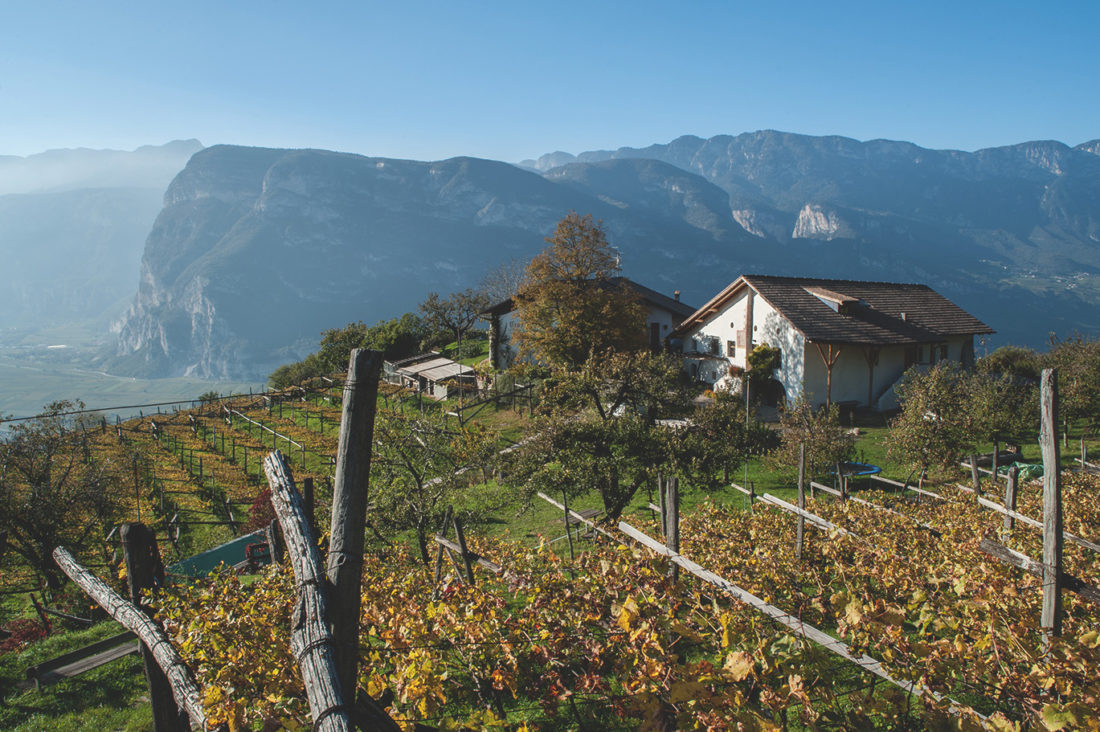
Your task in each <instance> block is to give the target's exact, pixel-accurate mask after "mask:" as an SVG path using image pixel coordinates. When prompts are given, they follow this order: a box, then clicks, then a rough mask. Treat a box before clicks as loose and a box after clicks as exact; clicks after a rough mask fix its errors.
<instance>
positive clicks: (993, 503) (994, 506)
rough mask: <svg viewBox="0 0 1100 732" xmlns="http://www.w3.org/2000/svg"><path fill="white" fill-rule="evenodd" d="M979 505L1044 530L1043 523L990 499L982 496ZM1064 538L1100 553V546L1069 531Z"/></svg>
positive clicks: (1064, 532)
mask: <svg viewBox="0 0 1100 732" xmlns="http://www.w3.org/2000/svg"><path fill="white" fill-rule="evenodd" d="M978 505H980V506H985V507H986V508H988V509H991V510H993V511H996V512H998V513H1003V514H1004V515H1005V516H1011V517H1012V518H1014V519H1016V520H1017V521H1019V522H1020V523H1022V524H1024V525H1026V526H1030V527H1032V528H1034V529H1040V530H1042V528H1043V522H1041V521H1037V520H1035V519H1033V518H1031V517H1030V516H1025V515H1024V514H1022V513H1019V512H1017V511H1012V510H1010V509H1007V508H1005V507H1004V506H1002V505H1001V504H999V503H997V502H996V501H991V500H989V499H988V498H983V497H982V496H978ZM1062 538H1063V539H1065V540H1066V541H1069V542H1072V543H1074V544H1076V545H1078V546H1083V547H1084V548H1086V549H1091V550H1092V551H1094V552H1097V553H1100V544H1096V543H1094V542H1091V541H1089V540H1088V539H1082V538H1081V537H1080V536H1077V535H1076V534H1071V533H1070V532H1068V531H1063V532H1062Z"/></svg>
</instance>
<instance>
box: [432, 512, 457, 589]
mask: <svg viewBox="0 0 1100 732" xmlns="http://www.w3.org/2000/svg"><path fill="white" fill-rule="evenodd" d="M453 511H454V506H447V510H446V511H444V512H443V524H442V525H441V526H440V527H439V535H440V536H442V537H444V538H445V537H446V536H447V527H448V526H450V525H451V513H452V512H453ZM443 552H444V549H443V545H442V544H439V543H438V542H437V543H436V549H435V584H434V585H433V587H434V588H435V589H434V590H433V592H432V596H433V598H434V599H435V600H438V599H439V581H440V580H441V579H443Z"/></svg>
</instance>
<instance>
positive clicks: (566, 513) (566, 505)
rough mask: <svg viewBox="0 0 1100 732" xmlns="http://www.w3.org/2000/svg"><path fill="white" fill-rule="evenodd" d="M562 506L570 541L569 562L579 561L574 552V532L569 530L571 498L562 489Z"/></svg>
mask: <svg viewBox="0 0 1100 732" xmlns="http://www.w3.org/2000/svg"><path fill="white" fill-rule="evenodd" d="M561 505H562V506H563V508H562V518H563V519H564V520H565V536H566V538H567V539H568V540H569V561H570V562H575V561H577V555H576V554H575V553H574V550H573V530H572V529H570V528H569V496H568V495H566V493H565V488H564V487H563V488H562V489H561Z"/></svg>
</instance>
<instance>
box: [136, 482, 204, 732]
mask: <svg viewBox="0 0 1100 732" xmlns="http://www.w3.org/2000/svg"><path fill="white" fill-rule="evenodd" d="M136 465H137V463H135V466H136ZM119 535H120V536H121V537H122V556H123V559H124V560H125V563H126V581H127V585H128V586H129V590H130V602H132V603H134V604H135V605H137V606H139V607H141V608H142V610H143V611H144V612H145V613H146V614H147V615H149V617H150V618H152V617H153V613H152V611H150V610H149V609H148V608H146V607H144V603H143V601H142V596H141V593H142V592H143V591H145V590H158V589H160V588H161V587H163V586H164V564H163V563H161V560H160V551H159V550H158V548H157V538H156V536H155V535H154V534H153V532H152V531H151V530H150V529H149V527H147V526H145V524H140V523H126V524H123V525H122V529H121V530H120V531H119ZM141 656H142V660H143V661H144V665H145V679H146V681H147V682H148V684H149V702H150V704H151V705H152V707H153V729H154V730H156V732H190V730H191V724H190V723H189V722H188V719H187V713H186V712H184V711H183V710H182V709H180V708H179V706H177V704H176V700H175V699H174V698H173V696H172V685H171V684H170V683H169V682H168V677H167V676H165V675H164V671H163V670H161V668H160V666H158V665H157V660H156V658H155V657H154V656H153V653H152V651H150V650H149V648H148V647H147V646H142V648H141Z"/></svg>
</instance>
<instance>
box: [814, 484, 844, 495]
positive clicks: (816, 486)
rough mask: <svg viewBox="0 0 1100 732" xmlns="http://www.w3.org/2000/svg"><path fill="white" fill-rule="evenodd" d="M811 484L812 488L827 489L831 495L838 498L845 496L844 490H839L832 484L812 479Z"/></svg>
mask: <svg viewBox="0 0 1100 732" xmlns="http://www.w3.org/2000/svg"><path fill="white" fill-rule="evenodd" d="M810 486H811V487H812V488H816V489H817V490H819V491H825V492H826V493H828V494H830V495H834V496H836V497H837V498H844V493H843V492H841V491H838V490H837V489H836V488H833V487H832V486H828V485H825V484H824V483H818V482H816V481H813V480H811V481H810Z"/></svg>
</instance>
